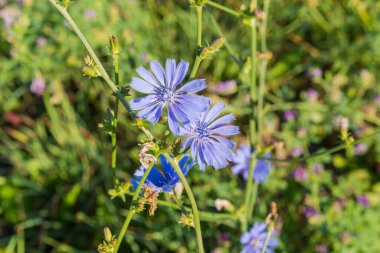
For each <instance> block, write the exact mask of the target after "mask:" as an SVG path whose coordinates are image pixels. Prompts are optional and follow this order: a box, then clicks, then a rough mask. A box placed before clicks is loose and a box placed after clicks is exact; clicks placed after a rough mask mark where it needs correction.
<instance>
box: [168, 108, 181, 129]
mask: <svg viewBox="0 0 380 253" xmlns="http://www.w3.org/2000/svg"><path fill="white" fill-rule="evenodd" d="M168 123H169V129H170V131H172V133H173V134H175V135H179V134H180V133H181V131H180V126H179V124H178V121H177V118H176V117H175V115H174V113H173V110H172V108H171V107H168Z"/></svg>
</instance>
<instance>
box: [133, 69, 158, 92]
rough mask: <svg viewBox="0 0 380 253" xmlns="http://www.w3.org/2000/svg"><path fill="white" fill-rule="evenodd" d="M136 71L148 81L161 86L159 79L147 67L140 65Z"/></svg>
mask: <svg viewBox="0 0 380 253" xmlns="http://www.w3.org/2000/svg"><path fill="white" fill-rule="evenodd" d="M136 72H137V73H138V74H139V75H140V76H141V77H142V78H143V79H145V81H147V82H148V83H150V84H152V85H153V86H155V87H156V88H158V87H161V86H160V84H159V83H158V81H157V79H156V78H155V77H154V75H153V74H152V73H151V72H150V71H148V70H147V69H146V68H144V67H142V66H140V67H139V68H138V69H136Z"/></svg>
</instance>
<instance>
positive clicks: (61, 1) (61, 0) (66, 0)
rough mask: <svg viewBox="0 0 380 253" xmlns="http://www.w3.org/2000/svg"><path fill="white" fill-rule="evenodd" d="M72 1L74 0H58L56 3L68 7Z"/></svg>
mask: <svg viewBox="0 0 380 253" xmlns="http://www.w3.org/2000/svg"><path fill="white" fill-rule="evenodd" d="M73 2H74V1H71V0H59V1H58V3H59V4H60V5H62V6H63V7H65V8H67V7H69V6H70V5H71V4H72V3H73Z"/></svg>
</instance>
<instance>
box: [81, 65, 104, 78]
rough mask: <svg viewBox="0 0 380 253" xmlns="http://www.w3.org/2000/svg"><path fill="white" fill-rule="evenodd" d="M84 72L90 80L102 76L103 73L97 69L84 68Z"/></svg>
mask: <svg viewBox="0 0 380 253" xmlns="http://www.w3.org/2000/svg"><path fill="white" fill-rule="evenodd" d="M82 71H83V73H84V74H85V75H87V76H89V77H90V78H91V77H98V76H101V73H100V71H99V69H98V68H97V67H89V66H84V67H83V69H82Z"/></svg>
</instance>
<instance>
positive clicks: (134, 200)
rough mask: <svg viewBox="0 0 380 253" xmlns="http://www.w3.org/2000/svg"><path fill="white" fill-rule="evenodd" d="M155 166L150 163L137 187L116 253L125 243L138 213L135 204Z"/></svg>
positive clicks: (119, 237)
mask: <svg viewBox="0 0 380 253" xmlns="http://www.w3.org/2000/svg"><path fill="white" fill-rule="evenodd" d="M153 165H154V163H150V164H149V166H148V168H147V169H146V171H145V172H144V175H143V176H142V178H141V180H140V182H139V185H138V186H137V188H136V190H135V193H134V194H133V197H132V201H131V205H130V207H129V212H128V215H127V217H126V218H125V221H124V224H123V227H122V228H121V231H120V233H119V236H118V238H117V242H116V245H115V250H114V253H117V251H118V250H119V247H120V244H121V242H122V241H123V238H124V235H125V232H127V229H128V226H129V223H130V222H131V220H132V217H133V215H134V214H135V213H136V210H135V208H134V205H135V202H136V200H137V198H138V197H139V194H140V191H141V188H142V187H143V185H144V183H145V180H146V178H147V177H148V175H149V173H150V171H151V170H152V168H153Z"/></svg>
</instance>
